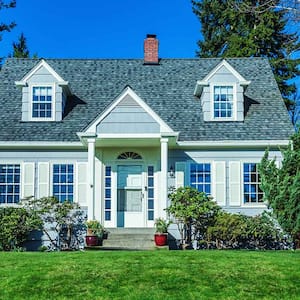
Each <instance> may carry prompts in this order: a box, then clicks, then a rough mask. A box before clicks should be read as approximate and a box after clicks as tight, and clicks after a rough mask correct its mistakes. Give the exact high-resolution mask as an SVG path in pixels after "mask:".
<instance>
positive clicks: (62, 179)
mask: <svg viewBox="0 0 300 300" xmlns="http://www.w3.org/2000/svg"><path fill="white" fill-rule="evenodd" d="M52 170H53V177H52V178H53V195H54V196H55V197H56V198H57V199H58V200H59V201H60V202H64V201H66V200H68V201H73V193H74V186H73V179H74V174H73V170H74V168H73V165H72V164H54V165H53V169H52Z"/></svg>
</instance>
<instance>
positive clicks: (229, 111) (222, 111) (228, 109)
mask: <svg viewBox="0 0 300 300" xmlns="http://www.w3.org/2000/svg"><path fill="white" fill-rule="evenodd" d="M213 99H214V118H215V119H218V118H225V119H226V118H228V119H231V118H233V86H214V87H213Z"/></svg>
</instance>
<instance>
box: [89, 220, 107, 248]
mask: <svg viewBox="0 0 300 300" xmlns="http://www.w3.org/2000/svg"><path fill="white" fill-rule="evenodd" d="M86 228H87V234H86V238H85V240H86V244H87V246H99V245H101V244H102V240H103V233H104V227H103V226H102V225H101V223H100V222H99V221H97V220H89V221H87V222H86Z"/></svg>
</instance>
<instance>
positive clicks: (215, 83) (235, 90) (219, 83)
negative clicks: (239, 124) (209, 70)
mask: <svg viewBox="0 0 300 300" xmlns="http://www.w3.org/2000/svg"><path fill="white" fill-rule="evenodd" d="M217 86H232V87H233V100H232V102H233V104H232V117H231V118H216V117H215V116H214V89H215V87H217ZM210 110H211V121H215V122H224V121H225V122H226V121H236V120H237V83H236V82H227V83H224V82H222V83H221V82H214V83H210Z"/></svg>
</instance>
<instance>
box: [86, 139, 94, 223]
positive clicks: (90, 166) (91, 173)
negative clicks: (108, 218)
mask: <svg viewBox="0 0 300 300" xmlns="http://www.w3.org/2000/svg"><path fill="white" fill-rule="evenodd" d="M95 141H96V139H95V138H88V139H87V143H88V185H89V186H88V201H87V203H88V220H94V219H95Z"/></svg>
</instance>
